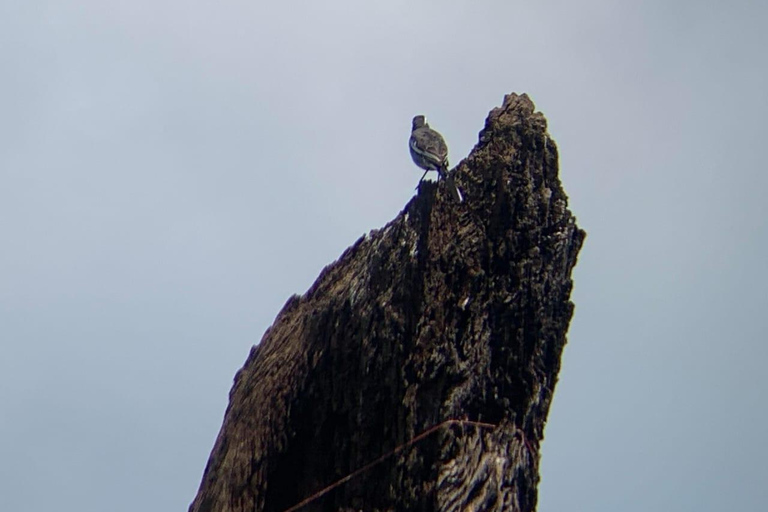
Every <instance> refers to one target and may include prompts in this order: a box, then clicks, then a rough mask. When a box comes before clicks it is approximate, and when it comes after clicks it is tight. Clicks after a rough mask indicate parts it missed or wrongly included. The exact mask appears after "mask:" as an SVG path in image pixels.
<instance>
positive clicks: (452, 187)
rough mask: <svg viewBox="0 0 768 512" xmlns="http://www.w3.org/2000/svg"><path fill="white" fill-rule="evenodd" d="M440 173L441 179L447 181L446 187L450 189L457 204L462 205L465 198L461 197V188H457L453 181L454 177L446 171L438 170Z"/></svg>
mask: <svg viewBox="0 0 768 512" xmlns="http://www.w3.org/2000/svg"><path fill="white" fill-rule="evenodd" d="M438 173H439V174H440V177H441V178H443V179H444V180H445V185H446V186H447V187H448V191H449V192H450V193H451V196H453V198H454V199H455V200H456V202H457V203H461V202H462V201H464V198H462V197H461V192H460V191H459V187H457V186H456V182H455V181H454V180H453V175H452V174H451V173H449V172H448V170H446V169H438Z"/></svg>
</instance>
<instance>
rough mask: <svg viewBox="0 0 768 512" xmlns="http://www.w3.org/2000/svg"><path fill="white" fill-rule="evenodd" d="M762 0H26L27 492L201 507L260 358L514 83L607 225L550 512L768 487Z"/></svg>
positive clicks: (8, 256)
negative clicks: (413, 149) (422, 158)
mask: <svg viewBox="0 0 768 512" xmlns="http://www.w3.org/2000/svg"><path fill="white" fill-rule="evenodd" d="M765 5H766V4H765V3H762V2H757V1H751V2H750V1H731V2H710V1H696V2H693V1H678V2H669V1H662V0H644V1H642V2H639V1H638V2H617V1H608V0H585V1H582V2H567V1H547V0H541V1H537V2H516V1H508V0H507V1H487V2H484V1H478V0H474V1H456V2H446V1H430V2H419V1H412V0H411V1H402V0H388V1H386V2H360V1H352V0H349V1H335V0H333V1H330V0H329V1H324V2H317V1H298V0H294V1H288V0H286V1H284V2H271V3H270V4H269V6H267V4H265V3H264V2H259V1H257V0H250V1H225V2H199V1H191V2H189V1H187V2H182V1H180V0H160V1H158V0H153V1H148V0H131V1H116V0H90V1H70V2H61V1H55V0H50V1H41V0H25V1H17V0H0V78H1V79H0V349H2V351H1V352H0V354H1V355H0V461H2V463H0V509H2V510H4V511H5V510H7V511H14V512H17V511H19V512H26V511H32V512H37V511H41V512H42V511H49V510H64V511H69V510H72V511H83V512H91V511H92V512H104V511H110V512H122V511H135V510H145V511H170V510H186V507H187V506H188V504H189V502H190V501H191V500H192V499H193V497H194V495H195V492H196V490H197V487H198V485H199V483H200V478H201V476H202V472H203V469H204V467H205V463H206V461H207V458H208V455H209V453H210V450H211V448H212V447H213V442H214V440H215V437H216V434H217V433H218V430H219V428H220V426H221V420H222V417H223V413H224V409H225V407H226V405H227V400H228V396H227V394H228V392H229V388H230V386H231V383H232V378H233V376H234V374H235V372H236V371H237V370H238V368H240V367H241V366H242V364H243V362H244V361H245V358H246V356H247V354H248V351H249V349H250V347H251V346H252V345H253V344H255V343H257V342H258V341H259V339H260V338H261V336H262V334H263V332H264V330H265V329H266V328H267V327H268V326H269V325H270V324H271V323H272V321H273V320H274V317H275V315H276V314H277V313H278V311H279V309H280V307H281V306H282V304H283V303H284V302H285V301H286V299H287V298H288V297H289V296H290V295H291V294H293V293H303V292H304V291H305V290H306V289H307V288H308V287H309V286H310V285H311V283H312V282H313V281H314V279H315V277H316V276H317V274H318V273H319V271H320V270H321V269H322V268H323V267H324V266H325V265H327V264H328V263H330V262H332V261H334V260H335V259H336V258H337V257H338V256H339V255H340V254H341V252H342V251H343V250H344V249H345V248H346V247H347V246H349V245H350V244H352V243H353V242H354V241H355V240H356V239H357V238H358V237H359V236H361V235H362V234H364V233H366V232H367V231H369V230H371V229H374V228H378V227H380V226H382V225H383V224H385V223H386V222H387V221H389V220H390V219H392V218H393V217H394V216H395V215H397V213H398V212H399V211H400V210H401V209H402V207H403V206H404V205H405V203H406V202H407V201H408V200H409V199H410V198H411V196H412V195H413V194H414V187H415V186H416V183H417V181H418V178H419V177H420V176H421V171H419V170H418V169H417V168H416V167H415V166H414V165H413V163H412V162H411V160H410V156H409V154H408V150H407V139H408V136H409V133H410V123H411V118H412V117H413V115H415V114H425V115H427V117H428V120H429V121H430V123H431V125H432V126H433V127H434V128H436V129H438V130H439V131H441V132H442V133H443V135H444V136H445V138H446V140H447V142H448V144H449V148H450V157H451V161H452V162H453V163H457V162H459V161H460V160H461V159H462V158H463V157H465V156H466V155H467V153H468V152H469V150H470V149H471V148H472V147H473V146H474V144H475V143H476V141H477V133H478V131H479V130H480V129H481V128H482V126H483V121H484V119H485V116H486V115H487V113H488V111H489V110H490V109H491V108H493V107H495V106H498V105H500V104H501V101H502V98H503V96H504V94H506V93H509V92H513V91H514V92H527V93H528V94H529V95H530V96H531V98H532V99H533V100H534V102H535V103H536V105H537V107H538V108H539V109H540V110H541V111H542V112H544V114H545V115H546V117H547V119H548V120H549V129H550V133H551V135H552V136H553V137H554V139H555V140H556V141H557V143H558V146H559V149H560V157H561V159H560V164H561V169H560V175H561V178H562V180H563V183H564V186H565V189H566V191H567V193H568V195H569V196H570V206H571V209H572V210H573V212H574V213H575V214H576V216H577V218H578V222H579V224H580V225H581V227H583V228H584V229H586V230H587V232H588V237H587V241H586V245H585V247H584V249H583V251H582V252H581V255H580V258H579V264H578V266H577V268H576V271H575V273H574V278H575V289H574V293H573V300H574V302H575V303H576V314H575V317H574V319H573V322H572V324H571V329H570V334H569V344H568V346H567V347H566V350H565V354H564V364H563V369H562V372H561V375H560V377H561V378H560V382H559V384H558V387H557V390H556V393H555V401H554V404H553V407H552V410H551V414H550V417H549V422H548V426H547V429H546V432H545V433H546V438H545V440H544V443H543V447H542V461H541V471H542V482H541V485H540V489H539V490H540V499H539V503H540V506H539V510H540V511H542V512H556V511H563V510H568V511H590V512H609V511H610V512H614V511H616V510H621V511H624V512H634V511H638V512H639V511H644V512H645V511H648V510H654V511H689V510H690V511H694V510H695V511H697V512H700V511H717V512H721V511H723V510H739V511H762V510H765V506H766V503H768V484H767V482H768V463H767V462H766V461H768V443H766V441H765V434H766V432H768V407H767V405H768V404H767V401H768V399H767V398H766V397H767V396H768V384H766V378H765V373H766V372H765V365H766V362H765V361H766V358H768V348H766V343H767V342H768V339H767V338H768V328H766V317H767V316H768V315H766V310H768V291H767V290H768V272H767V271H766V269H765V264H766V261H768V225H767V221H766V219H767V218H768V207H767V206H766V200H765V197H764V194H765V190H766V188H767V187H768V178H767V177H766V164H765V156H764V155H765V143H764V141H763V140H762V139H763V138H764V137H765V136H766V128H765V126H766V119H768V102H767V101H766V91H768V80H767V76H768V66H767V65H766V64H768V62H767V59H766V48H768V36H766V20H767V19H768V16H766V14H767V12H766V11H767V10H768V9H766V7H765Z"/></svg>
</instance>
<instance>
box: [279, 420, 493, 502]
mask: <svg viewBox="0 0 768 512" xmlns="http://www.w3.org/2000/svg"><path fill="white" fill-rule="evenodd" d="M446 425H472V426H475V427H482V428H490V429H494V428H496V427H497V425H494V424H492V423H483V422H481V421H470V420H446V421H444V422H442V423H439V424H437V425H435V426H433V427H430V428H428V429H427V430H425V431H424V432H422V433H421V434H419V435H417V436H416V437H413V438H412V439H410V440H408V441H406V442H405V443H403V444H401V445H400V446H398V447H397V448H395V449H394V450H392V451H391V452H389V453H385V454H384V455H382V456H381V457H379V458H378V459H376V460H374V461H372V462H369V463H368V464H366V465H365V466H363V467H361V468H360V469H357V470H355V471H353V472H352V473H350V474H348V475H347V476H345V477H344V478H341V479H340V480H337V481H335V482H333V483H332V484H331V485H329V486H328V487H325V488H323V489H320V490H319V491H317V492H316V493H315V494H313V495H311V496H309V497H308V498H306V499H305V500H303V501H301V502H299V503H297V504H296V505H294V506H292V507H291V508H288V509H286V510H285V511H284V512H295V511H296V510H299V509H300V508H301V507H303V506H304V505H308V504H309V503H311V502H313V501H315V500H316V499H318V498H320V497H321V496H324V495H325V494H328V493H329V492H331V491H332V490H334V489H335V488H337V487H338V486H340V485H342V484H345V483H347V482H349V481H350V480H352V479H353V478H355V477H356V476H357V475H359V474H360V473H364V472H365V471H368V470H369V469H371V468H372V467H374V466H376V465H377V464H381V463H382V462H383V461H385V460H386V459H388V458H389V457H391V456H393V455H395V454H396V453H398V452H400V451H402V450H403V449H405V448H407V447H408V446H410V445H412V444H414V443H418V442H419V441H421V440H422V439H424V438H426V437H427V436H429V435H430V434H433V433H434V432H437V431H438V430H439V429H441V428H442V427H445V426H446Z"/></svg>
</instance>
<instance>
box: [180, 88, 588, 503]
mask: <svg viewBox="0 0 768 512" xmlns="http://www.w3.org/2000/svg"><path fill="white" fill-rule="evenodd" d="M546 126H547V125H546V120H545V118H544V116H543V115H541V114H540V113H537V112H534V105H533V103H532V102H531V101H530V99H529V98H528V97H527V96H526V95H520V96H518V95H516V94H510V95H508V96H507V97H506V98H505V99H504V104H503V105H502V106H501V107H500V108H495V109H494V110H493V111H491V113H490V114H489V116H488V119H487V120H486V123H485V128H483V130H482V131H481V132H480V140H479V142H478V144H477V146H476V147H475V148H474V150H473V151H472V153H471V154H470V155H469V157H468V158H466V159H465V160H464V161H462V162H461V163H460V164H459V165H458V166H457V168H456V170H455V178H456V183H457V184H458V185H459V187H460V189H461V190H462V192H463V194H464V197H465V201H464V202H463V203H457V202H455V201H453V200H452V198H451V197H450V196H449V194H448V193H447V192H448V191H447V190H446V189H445V188H444V184H443V183H437V184H434V183H426V182H425V183H422V185H421V187H420V189H419V193H418V194H417V196H416V197H415V198H414V199H413V200H411V201H410V202H409V203H408V205H407V206H406V207H405V209H404V210H403V211H402V212H401V213H400V214H399V215H398V216H397V217H396V218H395V219H394V220H393V221H392V222H390V223H389V224H388V225H386V226H385V227H384V228H382V229H379V230H376V231H373V232H371V233H370V234H368V235H366V236H364V237H362V238H361V239H360V240H358V241H357V242H356V243H355V244H354V245H353V246H352V247H350V248H349V249H347V250H346V251H345V252H344V254H342V256H341V257H340V258H339V259H338V261H336V262H334V263H333V264H331V265H329V266H328V267H326V268H325V269H324V270H323V271H322V273H321V274H320V276H319V277H318V279H317V281H316V282H315V283H314V285H312V287H311V288H310V289H309V291H307V292H306V293H305V294H304V295H303V296H301V297H299V296H294V297H292V298H291V299H290V300H288V302H287V303H286V305H285V307H284V308H283V310H282V311H281V312H280V314H279V315H278V316H277V319H276V320H275V323H274V324H273V325H272V327H270V328H269V329H268V330H267V332H266V333H265V334H264V337H263V339H262V341H261V343H260V344H258V345H257V346H255V347H254V348H253V350H252V351H251V354H250V355H249V357H248V359H247V361H246V363H245V365H244V366H243V368H242V369H241V370H240V371H239V372H238V373H237V375H236V377H235V383H234V386H233V388H232V391H231V393H230V403H229V407H228V408H227V412H226V416H225V418H224V424H223V426H222V428H221V432H220V433H219V436H218V439H217V440H216V444H215V446H214V447H213V451H212V453H211V456H210V459H209V461H208V464H207V466H206V468H205V473H204V475H203V479H202V483H201V486H200V490H199V492H198V494H197V496H196V498H195V500H194V502H193V503H192V505H191V506H190V511H191V512H225V511H226V512H254V511H258V512H261V511H266V512H279V511H283V510H286V509H289V508H291V507H292V506H294V505H296V504H297V503H299V502H301V501H302V500H304V499H305V498H308V497H312V496H315V498H313V499H312V500H311V501H310V502H308V503H307V504H306V505H304V506H302V508H301V509H300V510H302V511H353V510H354V511H358V510H363V511H401V510H414V511H436V510H439V511H454V510H455V511H466V510H498V511H502V510H503V511H531V510H534V509H535V507H536V499H537V495H536V486H537V483H538V480H539V476H538V461H539V452H538V449H539V443H540V441H541V439H542V432H543V428H544V423H545V421H546V417H547V412H548V410H549V406H550V403H551V400H552V393H553V391H554V388H555V383H556V382H557V374H558V371H559V368H560V356H561V353H562V350H563V346H564V345H565V342H566V331H567V329H568V324H569V322H570V319H571V315H572V313H573V304H572V303H571V302H570V300H569V297H570V293H571V287H572V281H571V270H572V269H573V266H574V265H575V264H576V257H577V254H578V252H579V249H580V248H581V245H582V242H583V240H584V236H585V234H584V232H583V231H582V230H580V229H579V228H578V227H577V226H576V224H575V220H574V217H573V216H572V215H571V213H570V211H569V210H568V209H567V197H566V195H565V192H564V191H563V189H562V187H561V184H560V181H559V179H558V157H557V148H556V146H555V143H554V142H553V141H552V139H550V138H549V136H548V135H547V130H546ZM451 419H453V420H462V421H454V422H451V423H447V424H443V422H445V421H446V420H451ZM463 420H465V421H463ZM474 422H482V423H484V424H485V425H478V424H476V423H474ZM438 425H439V426H438ZM435 426H438V427H436V428H435V429H434V431H433V432H432V433H430V434H429V435H426V436H424V437H423V438H419V439H418V441H416V442H412V440H413V439H414V438H415V437H416V436H418V435H419V434H421V433H423V432H425V431H428V429H430V428H431V427H435ZM379 457H383V458H382V459H381V460H380V462H377V463H376V464H374V465H372V466H371V467H368V468H366V469H365V470H364V471H361V472H359V473H355V471H356V470H358V469H360V468H364V467H366V465H367V464H369V463H370V462H371V461H374V460H376V459H378V458H379ZM351 474H352V475H353V476H352V477H351V478H349V479H348V481H345V482H344V483H342V484H341V485H338V486H336V487H335V488H333V489H332V490H330V491H329V492H326V493H324V494H320V495H318V494H317V493H318V491H320V490H322V489H324V488H326V487H327V486H328V485H330V484H332V483H333V482H335V481H337V480H339V479H341V478H343V477H345V476H348V475H351Z"/></svg>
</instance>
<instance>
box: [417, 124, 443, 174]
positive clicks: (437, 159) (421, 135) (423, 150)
mask: <svg viewBox="0 0 768 512" xmlns="http://www.w3.org/2000/svg"><path fill="white" fill-rule="evenodd" d="M411 147H412V148H413V150H414V151H416V152H417V153H419V154H420V155H422V156H423V157H424V158H426V159H428V160H429V161H431V162H434V163H435V165H438V166H441V167H443V166H447V165H448V162H447V157H448V146H446V144H445V141H444V140H443V137H442V136H441V135H440V134H439V133H437V132H436V131H434V130H430V129H428V128H427V129H419V130H414V132H413V134H412V135H411Z"/></svg>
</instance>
